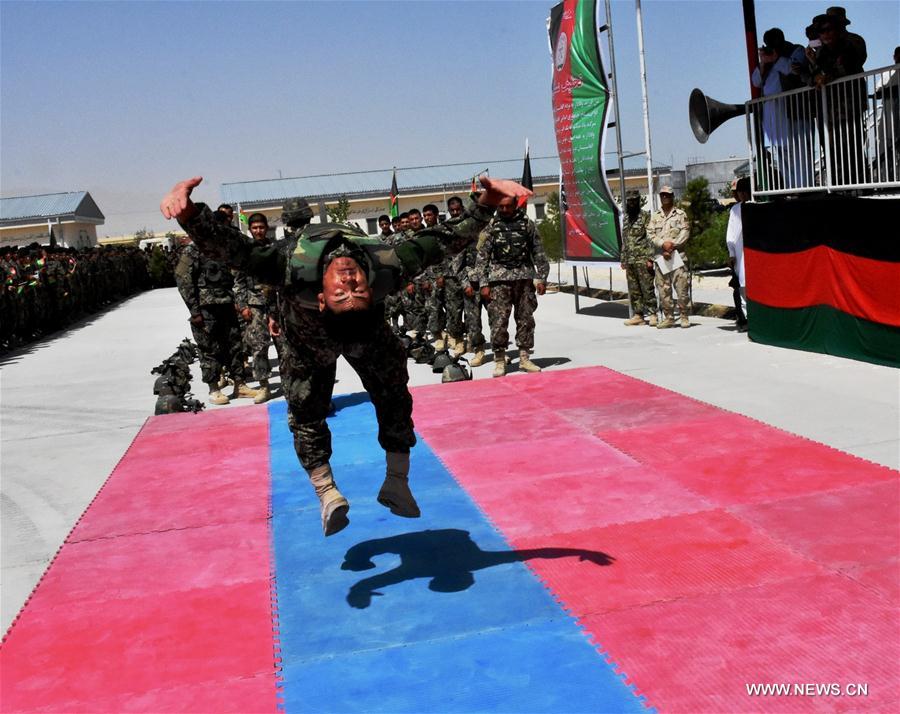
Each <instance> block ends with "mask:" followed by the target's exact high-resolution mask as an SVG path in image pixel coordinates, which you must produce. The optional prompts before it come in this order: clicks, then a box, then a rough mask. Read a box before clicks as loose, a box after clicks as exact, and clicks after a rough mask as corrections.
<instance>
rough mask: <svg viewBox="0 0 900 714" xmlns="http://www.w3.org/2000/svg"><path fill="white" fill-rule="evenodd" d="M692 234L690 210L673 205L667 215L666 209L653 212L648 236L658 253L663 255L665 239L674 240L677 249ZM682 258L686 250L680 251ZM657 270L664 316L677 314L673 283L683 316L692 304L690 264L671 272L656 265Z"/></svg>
mask: <svg viewBox="0 0 900 714" xmlns="http://www.w3.org/2000/svg"><path fill="white" fill-rule="evenodd" d="M690 235H691V230H690V226H689V225H688V218H687V214H686V213H685V212H684V211H682V210H681V209H680V208H676V207H674V206H673V207H672V210H671V211H670V212H669V215H668V216H666V214H665V213H663V210H662V209H660V210H658V211H656V212H654V214H653V215H652V216H651V217H650V223H649V224H648V225H647V236H648V237H649V238H650V242H651V243H652V244H653V251H654V255H656V256H658V255H662V247H663V243H665V242H666V241H672V243H673V244H674V245H675V248H676V249H677V248H681V247H682V246H683V245H684V244H685V243H687V240H688V238H689V237H690ZM681 258H682V260H684V254H681ZM654 270H655V271H656V289H657V291H658V292H659V303H660V307H661V308H662V313H663V316H664V317H666V318H667V319H672V318H673V317H674V312H675V311H674V306H673V304H672V287H673V286H674V288H675V294H676V296H677V298H678V310H679V312H680V313H681V315H682V317H687V315H689V314H690V305H689V304H688V303H689V298H688V288H689V287H690V286H689V276H688V272H687V268H685V267H681V268H678V269H677V270H673V271H672V272H671V273H669V274H668V275H663V274H662V272H660V269H659V266H658V265H656V266H654Z"/></svg>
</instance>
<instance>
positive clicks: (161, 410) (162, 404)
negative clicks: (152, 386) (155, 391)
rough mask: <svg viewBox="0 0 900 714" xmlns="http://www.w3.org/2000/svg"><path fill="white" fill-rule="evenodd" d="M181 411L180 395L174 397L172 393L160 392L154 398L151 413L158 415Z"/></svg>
mask: <svg viewBox="0 0 900 714" xmlns="http://www.w3.org/2000/svg"><path fill="white" fill-rule="evenodd" d="M183 411H184V402H183V401H182V399H181V397H176V396H175V395H174V394H166V395H162V394H161V395H160V397H159V399H157V400H156V409H155V410H154V412H153V413H154V415H156V416H158V415H160V414H177V413H179V412H183Z"/></svg>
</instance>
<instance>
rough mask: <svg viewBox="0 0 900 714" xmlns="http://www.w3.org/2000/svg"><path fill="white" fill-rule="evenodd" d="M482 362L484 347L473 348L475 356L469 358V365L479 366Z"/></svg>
mask: <svg viewBox="0 0 900 714" xmlns="http://www.w3.org/2000/svg"><path fill="white" fill-rule="evenodd" d="M483 364H484V347H477V348H475V356H474V357H472V359H470V360H469V366H470V367H480V366H481V365H483Z"/></svg>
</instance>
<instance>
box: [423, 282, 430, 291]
mask: <svg viewBox="0 0 900 714" xmlns="http://www.w3.org/2000/svg"><path fill="white" fill-rule="evenodd" d="M422 290H424V291H425V292H426V293H430V292H431V283H422Z"/></svg>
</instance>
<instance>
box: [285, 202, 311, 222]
mask: <svg viewBox="0 0 900 714" xmlns="http://www.w3.org/2000/svg"><path fill="white" fill-rule="evenodd" d="M312 217H313V212H312V209H311V208H310V207H309V202H308V201H307V200H306V199H305V198H303V197H302V196H297V197H296V198H289V199H287V200H286V201H285V202H284V206H282V208H281V222H282V223H283V224H284V225H286V226H289V227H290V228H302V227H303V226H305V225H306V224H307V223H309V222H310V221H311V220H312Z"/></svg>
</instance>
